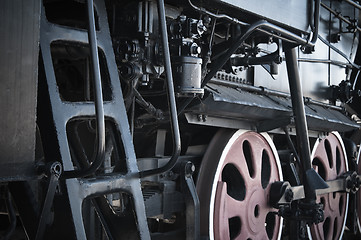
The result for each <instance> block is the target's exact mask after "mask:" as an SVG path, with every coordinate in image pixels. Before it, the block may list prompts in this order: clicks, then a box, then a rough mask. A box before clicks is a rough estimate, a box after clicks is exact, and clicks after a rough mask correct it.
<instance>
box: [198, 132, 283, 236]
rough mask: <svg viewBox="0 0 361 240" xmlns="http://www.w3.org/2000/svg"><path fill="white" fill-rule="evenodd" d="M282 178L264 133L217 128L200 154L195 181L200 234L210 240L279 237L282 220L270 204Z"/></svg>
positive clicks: (277, 161)
mask: <svg viewBox="0 0 361 240" xmlns="http://www.w3.org/2000/svg"><path fill="white" fill-rule="evenodd" d="M281 180H282V172H281V167H280V162H279V158H278V155H277V152H276V149H275V147H274V145H273V143H272V140H271V139H270V137H269V136H268V135H267V134H259V133H256V132H251V131H242V130H238V131H233V130H220V131H219V132H218V133H217V134H216V135H215V136H214V138H213V140H212V142H211V143H210V145H209V146H208V149H207V152H206V154H205V155H204V158H203V161H202V165H201V168H200V172H199V175H198V180H197V191H198V195H199V199H200V206H201V234H202V236H209V238H210V239H216V240H228V239H278V238H280V235H281V227H282V219H281V218H280V217H278V216H277V214H276V212H277V210H276V209H274V208H272V207H270V206H269V204H268V199H269V194H270V187H271V183H272V182H274V181H281Z"/></svg>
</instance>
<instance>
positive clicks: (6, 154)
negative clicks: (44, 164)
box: [0, 0, 41, 182]
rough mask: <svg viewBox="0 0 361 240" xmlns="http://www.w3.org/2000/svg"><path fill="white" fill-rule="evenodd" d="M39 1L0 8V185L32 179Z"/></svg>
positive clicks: (14, 1) (8, 2) (17, 0)
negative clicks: (3, 182) (5, 182)
mask: <svg viewBox="0 0 361 240" xmlns="http://www.w3.org/2000/svg"><path fill="white" fill-rule="evenodd" d="M40 4H41V1H39V0H27V1H21V0H4V1H1V7H0V46H1V48H0V49H1V50H0V83H1V88H0V112H1V117H0V182H1V181H12V180H24V179H28V178H29V177H31V176H34V174H35V173H34V170H35V168H34V158H35V156H34V155H35V121H36V96H37V69H38V55H39V47H38V45H39V30H40V22H39V20H40Z"/></svg>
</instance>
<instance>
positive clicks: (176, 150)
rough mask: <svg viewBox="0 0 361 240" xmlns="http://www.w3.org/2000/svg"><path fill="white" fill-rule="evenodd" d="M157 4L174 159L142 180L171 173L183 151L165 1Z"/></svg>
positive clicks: (142, 173) (162, 0)
mask: <svg viewBox="0 0 361 240" xmlns="http://www.w3.org/2000/svg"><path fill="white" fill-rule="evenodd" d="M157 3H158V15H159V22H160V31H161V38H162V44H163V56H164V65H165V74H166V79H167V87H168V101H169V106H170V116H171V129H172V132H173V154H172V157H171V158H170V160H169V161H168V162H167V163H166V164H165V165H164V166H163V167H160V168H156V169H150V170H146V171H142V172H139V176H140V177H141V178H144V177H149V176H152V175H157V174H161V173H163V172H166V171H169V170H170V169H172V168H173V167H174V165H175V164H176V163H177V160H178V157H179V155H180V151H181V139H180V133H179V125H178V115H177V106H176V100H175V93H174V85H173V76H172V66H171V62H170V53H169V44H168V34H167V24H166V18H165V7H164V0H157Z"/></svg>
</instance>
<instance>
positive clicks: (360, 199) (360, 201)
mask: <svg viewBox="0 0 361 240" xmlns="http://www.w3.org/2000/svg"><path fill="white" fill-rule="evenodd" d="M360 158H361V148H360V149H359V152H358V155H357V173H358V174H361V161H360ZM356 208H357V225H358V230H359V231H360V232H361V189H360V190H359V191H358V192H357V193H356Z"/></svg>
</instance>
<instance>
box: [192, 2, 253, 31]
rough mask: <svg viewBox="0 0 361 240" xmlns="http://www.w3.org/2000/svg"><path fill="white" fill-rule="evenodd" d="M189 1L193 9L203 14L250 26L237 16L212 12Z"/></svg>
mask: <svg viewBox="0 0 361 240" xmlns="http://www.w3.org/2000/svg"><path fill="white" fill-rule="evenodd" d="M188 3H189V5H190V6H191V7H192V8H193V9H195V10H197V11H198V12H200V13H203V14H207V15H209V16H211V17H214V18H216V19H222V18H223V19H226V20H228V21H230V22H233V23H236V24H240V25H243V26H248V25H249V24H248V23H245V22H242V21H240V20H238V19H237V18H233V17H230V16H228V15H226V14H215V13H212V12H210V11H208V10H207V9H205V8H202V7H197V6H196V5H194V4H193V3H192V2H191V0H188Z"/></svg>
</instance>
